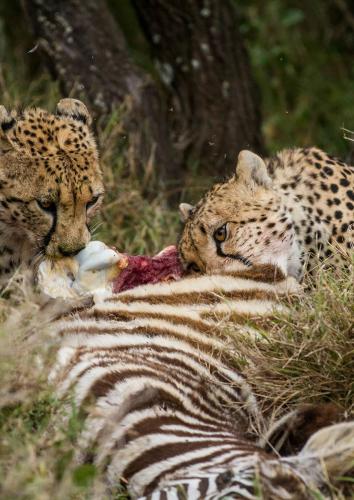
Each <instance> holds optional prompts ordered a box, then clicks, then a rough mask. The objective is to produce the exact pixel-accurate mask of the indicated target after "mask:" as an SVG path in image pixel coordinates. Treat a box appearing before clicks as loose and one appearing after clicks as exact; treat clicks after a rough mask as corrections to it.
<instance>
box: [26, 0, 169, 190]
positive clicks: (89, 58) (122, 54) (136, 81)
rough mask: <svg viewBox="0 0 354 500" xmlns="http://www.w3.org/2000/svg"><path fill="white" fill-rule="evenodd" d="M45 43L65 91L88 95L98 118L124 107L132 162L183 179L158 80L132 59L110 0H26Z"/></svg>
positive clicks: (136, 166)
mask: <svg viewBox="0 0 354 500" xmlns="http://www.w3.org/2000/svg"><path fill="white" fill-rule="evenodd" d="M23 3H24V6H25V10H26V12H27V15H28V17H29V19H30V22H31V25H32V28H33V31H34V34H35V36H36V37H37V38H38V42H39V47H40V49H41V50H42V52H43V53H44V54H45V59H46V62H47V64H48V66H49V69H50V70H51V72H52V73H53V75H54V76H55V77H56V78H57V79H58V80H59V82H60V85H61V88H62V90H63V93H64V94H65V95H68V94H70V95H73V96H77V97H79V98H84V100H85V101H86V102H87V103H88V105H89V107H90V108H91V109H92V110H93V112H94V113H95V114H96V116H108V115H109V113H110V112H112V111H113V110H114V109H117V107H120V109H121V111H122V113H123V129H124V133H125V134H126V135H127V136H128V139H129V153H128V155H127V157H128V158H129V161H130V164H131V166H132V167H133V168H134V169H135V170H137V171H139V172H140V173H141V172H143V171H144V169H145V168H146V166H147V165H150V166H151V165H152V166H153V167H154V168H153V170H154V172H155V174H156V175H157V176H158V177H159V178H163V179H164V180H167V179H171V178H173V177H176V175H177V177H178V172H176V161H175V158H174V154H173V151H172V147H171V143H170V140H169V137H168V127H167V125H166V122H167V110H166V108H165V106H164V100H163V99H162V98H161V95H160V92H159V89H158V87H157V85H156V83H155V82H154V81H153V80H152V79H151V78H150V77H149V76H148V75H146V74H145V73H143V72H142V71H141V70H140V69H139V68H137V67H136V66H135V64H134V63H133V62H132V61H131V59H130V57H129V54H128V51H127V47H126V43H125V39H124V37H123V35H122V33H121V31H120V29H119V27H118V26H117V25H116V23H115V22H114V19H113V17H112V16H111V13H110V12H109V10H108V8H107V5H106V2H105V1H104V0H85V1H81V0H23Z"/></svg>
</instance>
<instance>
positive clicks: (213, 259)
mask: <svg viewBox="0 0 354 500" xmlns="http://www.w3.org/2000/svg"><path fill="white" fill-rule="evenodd" d="M180 213H181V218H182V220H183V221H184V222H185V226H184V229H183V232H182V236H181V238H180V242H179V251H180V255H181V260H182V261H183V263H184V266H185V268H186V269H187V270H189V271H191V272H207V273H212V272H217V271H220V270H223V269H225V268H226V267H228V268H230V267H232V266H237V265H242V266H246V267H249V266H251V265H252V264H254V263H257V264H259V263H271V262H274V263H276V264H277V265H278V266H280V267H281V268H282V270H283V271H284V272H285V273H286V274H289V275H291V276H294V277H295V278H296V279H298V280H300V279H301V278H302V276H303V271H304V269H308V270H310V271H312V272H314V271H315V268H316V265H317V264H318V262H319V260H318V259H320V260H326V262H327V261H328V262H332V263H333V265H334V266H341V264H342V263H343V262H344V260H346V259H347V256H348V254H352V252H353V249H354V168H353V167H351V166H349V165H346V164H345V163H343V162H341V161H339V160H336V159H334V158H332V157H331V156H329V155H327V154H326V153H325V152H323V151H321V150H320V149H317V148H309V149H293V150H284V151H282V152H280V153H278V154H277V155H276V156H275V157H273V158H271V159H268V160H265V161H263V160H262V159H261V158H260V157H259V156H257V155H256V154H254V153H252V152H250V151H241V153H240V154H239V157H238V163H237V167H236V173H235V175H234V176H232V177H231V178H230V179H229V180H228V181H226V182H224V183H220V184H216V185H215V186H214V187H212V188H211V190H210V191H209V192H208V193H207V194H206V195H205V196H204V197H203V198H202V199H201V200H200V201H199V203H198V204H197V205H196V206H195V207H194V206H192V205H189V204H186V203H182V204H181V205H180ZM284 253H285V254H286V253H288V257H287V258H286V260H285V261H283V262H282V259H281V255H284ZM283 260H284V259H283Z"/></svg>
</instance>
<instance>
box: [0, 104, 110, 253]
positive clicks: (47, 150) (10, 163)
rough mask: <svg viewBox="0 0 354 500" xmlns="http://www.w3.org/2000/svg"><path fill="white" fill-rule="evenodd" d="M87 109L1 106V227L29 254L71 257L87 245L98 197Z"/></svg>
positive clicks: (97, 173)
mask: <svg viewBox="0 0 354 500" xmlns="http://www.w3.org/2000/svg"><path fill="white" fill-rule="evenodd" d="M90 125H91V117H90V115H89V113H88V111H87V108H86V106H85V105H84V104H83V103H82V102H80V101H78V100H75V99H62V100H61V101H59V103H58V104H57V108H56V113H55V114H51V113H49V112H47V111H44V110H43V109H39V108H33V109H26V110H25V111H24V112H23V113H21V114H20V115H17V114H16V112H10V113H9V112H7V111H6V109H5V108H4V106H0V223H2V227H3V228H5V229H4V231H5V232H8V233H9V234H11V235H13V234H15V235H16V238H18V242H19V245H21V244H22V242H23V241H24V240H26V241H27V242H30V245H31V246H32V247H33V249H34V254H35V253H37V252H39V253H41V252H42V253H43V254H45V255H47V256H49V257H60V256H63V255H65V256H67V255H74V254H76V253H77V252H78V251H79V250H81V249H82V248H83V247H85V245H86V244H87V243H88V242H89V240H90V231H89V228H88V224H89V221H90V219H91V217H92V216H93V215H94V213H95V212H96V211H97V209H98V208H99V206H100V203H101V200H102V197H103V184H102V174H101V170H100V166H99V162H98V153H97V148H96V144H95V141H94V139H93V136H92V133H91V130H90Z"/></svg>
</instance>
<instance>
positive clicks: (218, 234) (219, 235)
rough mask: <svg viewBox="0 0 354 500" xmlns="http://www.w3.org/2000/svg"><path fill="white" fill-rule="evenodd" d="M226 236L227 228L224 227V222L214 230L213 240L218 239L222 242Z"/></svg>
mask: <svg viewBox="0 0 354 500" xmlns="http://www.w3.org/2000/svg"><path fill="white" fill-rule="evenodd" d="M226 236H227V229H226V224H224V225H223V226H221V227H219V228H218V229H217V230H216V231H215V232H214V240H216V241H219V242H220V243H222V242H223V241H225V240H226Z"/></svg>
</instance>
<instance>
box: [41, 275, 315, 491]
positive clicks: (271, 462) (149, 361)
mask: <svg viewBox="0 0 354 500" xmlns="http://www.w3.org/2000/svg"><path fill="white" fill-rule="evenodd" d="M262 276H263V279H262ZM297 287H298V285H297V284H296V282H295V280H294V279H293V278H285V277H284V276H283V275H282V273H281V272H279V271H278V270H277V269H275V268H274V267H271V266H259V267H254V268H252V269H250V270H247V271H240V272H239V273H237V272H234V273H231V274H230V275H227V274H225V275H214V276H200V277H193V278H187V279H184V280H181V281H179V282H173V283H160V284H156V285H147V286H141V287H138V288H136V289H133V290H129V291H127V292H124V293H121V294H118V295H115V296H112V295H109V294H107V295H106V296H100V297H96V304H95V305H94V306H93V307H91V308H89V309H85V310H82V311H80V312H77V313H75V314H74V315H71V316H67V317H64V318H62V319H61V320H60V321H58V322H57V325H56V333H57V335H58V336H59V338H60V339H61V343H62V346H61V348H60V350H59V354H58V361H57V363H56V366H55V369H54V370H53V373H52V376H51V377H52V380H53V382H54V383H55V384H57V385H58V387H59V389H58V392H59V394H60V395H61V396H62V397H66V396H69V395H70V394H72V395H73V398H74V401H75V403H76V405H77V406H78V407H79V408H80V411H81V412H82V414H83V415H84V416H85V417H86V422H85V429H84V431H83V433H82V435H81V438H80V447H79V449H80V451H79V452H78V459H79V460H81V461H92V460H93V461H94V462H95V464H97V466H98V467H99V468H100V469H101V470H102V471H103V473H104V474H105V475H106V477H107V480H108V482H109V484H110V485H111V486H112V487H113V486H114V485H116V484H117V483H118V482H119V481H123V482H125V483H127V484H128V489H129V492H130V494H131V495H132V497H133V498H136V497H145V498H151V499H161V500H162V499H168V500H170V499H171V500H172V499H175V498H191V499H197V498H219V497H220V496H223V495H227V494H230V495H232V498H255V495H256V493H257V488H259V487H261V488H263V490H264V491H268V492H271V494H272V495H273V498H279V499H282V498H284V499H285V498H307V497H306V495H307V493H306V491H307V486H306V485H305V479H306V477H305V476H306V474H305V473H304V472H303V471H302V472H301V471H300V472H298V471H297V469H296V466H293V465H292V463H291V461H285V460H280V459H278V458H277V457H276V456H273V455H270V454H268V453H266V452H265V451H263V450H262V449H261V448H260V447H259V446H257V441H258V439H259V437H260V436H261V435H263V434H264V431H265V428H266V424H265V422H264V421H263V418H262V415H261V414H260V411H259V408H258V405H257V401H256V398H255V396H254V394H253V392H252V390H251V387H250V385H249V384H248V383H247V381H246V380H245V379H244V377H243V376H242V373H240V372H239V370H237V369H236V368H235V362H234V359H235V354H236V352H235V345H234V344H232V343H231V342H230V340H228V338H227V336H225V335H224V334H223V331H222V328H220V318H222V317H225V316H226V317H229V316H232V318H235V317H237V318H239V327H240V329H243V328H245V325H244V323H245V320H246V319H247V318H249V317H250V316H252V317H259V318H260V319H264V318H265V317H271V315H272V314H273V313H274V310H278V311H279V310H282V309H283V308H284V306H283V305H282V304H281V301H280V300H279V299H280V298H282V297H284V296H286V295H287V294H288V293H293V292H296V291H297ZM241 331H243V330H241ZM245 331H246V330H245ZM245 334H247V333H245ZM258 482H259V483H258ZM257 485H258V486H257ZM263 490H262V491H263ZM295 491H296V492H298V496H297V497H293V496H289V494H290V492H295ZM291 494H293V493H291ZM301 495H302V496H301Z"/></svg>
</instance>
